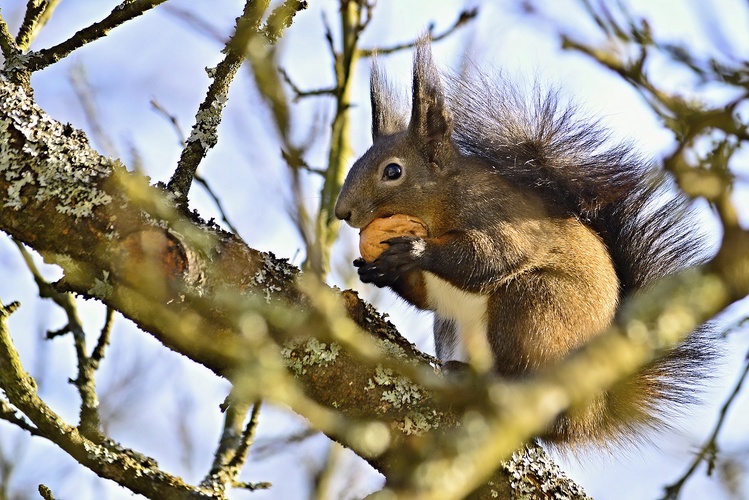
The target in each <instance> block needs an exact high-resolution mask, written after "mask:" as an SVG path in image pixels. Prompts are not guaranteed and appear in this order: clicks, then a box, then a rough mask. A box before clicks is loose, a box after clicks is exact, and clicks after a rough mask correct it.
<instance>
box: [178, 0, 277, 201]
mask: <svg viewBox="0 0 749 500" xmlns="http://www.w3.org/2000/svg"><path fill="white" fill-rule="evenodd" d="M267 7H268V0H263V1H252V0H247V3H245V7H244V11H243V13H242V16H241V17H239V18H238V19H237V25H236V28H235V30H234V34H233V35H232V36H231V38H230V39H229V41H228V42H227V43H226V47H225V48H224V52H225V54H226V55H225V56H224V59H223V60H222V61H221V62H219V63H218V65H217V66H216V68H215V69H213V70H211V75H210V76H211V77H212V79H213V81H212V82H211V85H210V86H209V87H208V92H207V93H206V96H205V99H204V100H203V102H202V103H201V105H200V107H199V108H198V112H197V114H196V115H195V124H194V125H193V127H192V132H191V133H190V137H188V139H187V146H185V148H184V149H183V150H182V155H181V156H180V159H179V162H178V164H177V168H176V170H175V171H174V174H172V178H171V179H170V180H169V184H168V185H167V188H168V189H169V191H170V192H172V193H173V194H174V196H175V199H176V200H177V202H178V203H179V204H180V205H186V204H187V195H188V193H189V192H190V186H191V184H192V181H193V178H194V176H195V172H196V171H197V169H198V165H200V162H201V161H202V159H203V157H205V155H206V153H207V152H208V150H209V149H211V148H213V147H214V146H215V145H216V143H217V142H218V135H217V130H218V125H219V123H221V113H222V111H223V109H224V106H225V105H226V101H227V99H228V94H229V86H230V85H231V82H232V81H233V80H234V76H235V75H236V74H237V71H238V70H239V67H240V66H241V65H242V62H243V61H244V58H245V54H246V51H247V49H248V47H249V43H250V41H251V40H252V39H253V38H254V37H255V36H256V35H257V34H258V29H259V28H260V22H261V20H262V16H263V14H264V13H265V11H266V9H267Z"/></svg>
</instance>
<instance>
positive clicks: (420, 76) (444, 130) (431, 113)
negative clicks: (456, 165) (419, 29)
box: [409, 35, 453, 161]
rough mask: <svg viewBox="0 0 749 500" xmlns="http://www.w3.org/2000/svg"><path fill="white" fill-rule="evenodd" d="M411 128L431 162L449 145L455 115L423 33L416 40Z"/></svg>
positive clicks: (428, 43)
mask: <svg viewBox="0 0 749 500" xmlns="http://www.w3.org/2000/svg"><path fill="white" fill-rule="evenodd" d="M409 131H410V132H411V133H412V134H413V135H414V136H415V139H416V142H417V144H420V145H421V147H422V149H423V153H424V154H425V155H426V156H427V157H428V158H429V159H430V161H434V160H436V159H437V157H439V156H440V155H441V154H443V153H444V152H445V151H446V148H448V147H449V145H450V137H451V136H452V131H453V117H452V113H450V110H449V109H448V108H447V104H446V102H445V93H444V91H443V89H442V83H441V81H440V75H439V71H438V70H437V67H436V66H435V65H434V61H433V59H432V49H431V46H430V38H429V36H428V35H425V36H422V37H421V38H419V40H418V41H417V43H416V54H415V56H414V66H413V104H412V109H411V123H410V124H409Z"/></svg>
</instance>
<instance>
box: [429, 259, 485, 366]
mask: <svg viewBox="0 0 749 500" xmlns="http://www.w3.org/2000/svg"><path fill="white" fill-rule="evenodd" d="M424 282H425V285H426V292H427V302H428V305H429V308H430V309H431V310H433V311H434V312H435V314H437V315H439V316H440V317H442V318H446V319H450V320H452V322H453V323H454V324H455V330H456V332H455V333H456V335H455V336H454V338H453V339H452V340H453V341H452V345H446V346H442V352H443V357H444V358H445V360H457V361H464V362H468V361H469V360H470V362H471V363H472V364H474V365H475V366H476V368H478V369H479V370H482V369H485V370H489V369H490V368H491V365H492V356H491V349H490V347H489V342H488V340H487V337H486V330H487V326H488V325H487V303H488V297H487V296H486V295H480V294H477V293H471V292H466V291H463V290H461V289H459V288H457V287H455V286H454V285H452V284H450V283H449V282H447V281H445V280H443V279H442V278H438V277H437V276H435V275H434V274H432V273H429V272H425V273H424Z"/></svg>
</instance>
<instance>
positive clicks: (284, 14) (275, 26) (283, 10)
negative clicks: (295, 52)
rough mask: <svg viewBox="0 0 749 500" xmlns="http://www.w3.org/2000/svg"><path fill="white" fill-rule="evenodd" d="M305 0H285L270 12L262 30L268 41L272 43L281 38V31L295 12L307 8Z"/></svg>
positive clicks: (290, 20) (290, 21)
mask: <svg viewBox="0 0 749 500" xmlns="http://www.w3.org/2000/svg"><path fill="white" fill-rule="evenodd" d="M307 6H308V5H307V0H286V1H285V2H284V3H282V4H281V5H279V6H278V7H276V8H275V9H274V10H273V12H271V13H270V15H269V16H268V19H267V20H266V21H265V26H263V28H262V32H263V34H264V35H265V37H266V38H267V39H268V43H271V44H274V43H276V42H277V41H278V39H279V38H281V35H282V34H283V31H284V30H285V29H286V28H288V27H289V26H291V23H292V21H293V20H294V16H295V15H296V13H297V12H299V11H302V10H304V9H306V8H307Z"/></svg>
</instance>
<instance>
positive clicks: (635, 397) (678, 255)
mask: <svg viewBox="0 0 749 500" xmlns="http://www.w3.org/2000/svg"><path fill="white" fill-rule="evenodd" d="M449 83H450V87H449V89H448V91H447V92H446V91H445V90H443V86H442V82H441V79H440V75H439V73H438V72H437V69H436V68H435V66H434V64H433V62H432V59H431V53H430V50H429V45H428V43H426V42H422V43H420V44H419V45H418V47H417V53H416V57H415V61H414V73H413V102H412V109H411V119H410V121H409V122H408V125H406V123H407V122H406V120H405V119H404V118H403V116H402V115H401V114H400V112H399V110H397V109H393V108H392V106H390V105H389V103H390V102H391V100H390V98H389V96H388V92H389V91H388V87H387V84H386V83H385V81H384V78H383V75H381V74H380V72H379V71H378V70H377V69H375V70H374V71H373V78H372V106H373V125H372V131H373V136H374V144H373V145H372V147H371V148H370V149H369V151H367V152H366V153H365V154H364V155H363V156H362V157H361V158H360V159H359V160H358V161H357V162H356V163H355V164H354V166H353V168H352V170H351V172H350V173H349V175H348V177H347V179H346V181H345V183H344V185H343V188H342V190H341V194H340V197H339V200H338V203H337V205H336V211H335V212H336V215H337V216H338V217H339V218H341V219H343V220H346V221H347V222H348V223H349V224H350V225H351V226H353V227H358V228H362V227H365V226H366V225H367V224H369V223H370V222H371V221H372V220H374V219H376V218H380V217H387V216H390V215H393V214H407V215H411V216H414V217H418V218H420V219H421V220H423V221H424V222H425V223H426V225H427V228H428V237H426V238H418V237H401V238H394V239H391V240H388V244H389V248H388V249H387V250H385V252H383V254H382V255H381V256H380V257H379V258H378V259H376V260H375V261H374V262H372V263H364V262H356V263H355V264H356V265H357V267H359V274H360V277H361V279H362V281H364V282H367V283H373V284H375V285H377V286H389V287H391V288H392V289H393V290H395V291H396V292H397V293H398V294H400V295H401V296H402V297H403V298H405V299H406V300H407V301H409V302H411V303H412V304H414V305H415V306H417V307H419V308H422V309H431V310H434V311H435V328H434V329H435V344H436V347H437V355H438V356H440V357H441V358H443V359H453V358H455V357H458V358H470V361H471V362H475V363H477V364H481V362H482V361H481V360H482V358H486V359H488V360H489V361H488V363H486V366H484V368H486V369H491V370H492V371H493V372H494V373H496V374H497V375H499V376H503V377H509V378H520V377H523V376H527V375H529V374H532V373H534V372H537V371H539V370H542V369H544V368H545V367H547V366H550V365H551V364H553V363H556V362H558V361H559V360H561V359H563V358H565V357H566V356H568V355H569V354H570V353H571V352H572V351H574V350H575V349H577V348H579V347H580V346H582V345H583V344H585V343H586V342H587V341H589V340H590V339H591V338H592V337H594V336H595V335H597V334H598V333H600V332H602V331H603V330H605V329H606V328H607V327H608V326H610V324H611V322H612V321H613V319H614V317H615V315H616V313H617V310H618V307H619V304H620V302H621V301H622V300H624V299H626V297H627V296H629V295H631V294H633V293H636V292H637V290H639V289H641V288H643V287H645V286H647V285H648V284H649V283H650V282H652V281H653V280H654V279H656V278H658V277H659V276H662V275H665V274H668V273H670V272H674V271H677V270H679V269H680V268H682V267H684V266H685V265H688V264H689V263H690V262H691V261H693V260H694V256H695V255H696V254H697V252H698V249H699V244H698V240H697V239H694V238H693V237H692V236H691V233H690V232H689V231H685V230H684V224H686V222H683V221H680V220H679V218H680V217H684V216H685V215H686V214H687V212H686V211H685V209H684V208H683V207H684V204H683V202H682V201H681V200H680V199H678V198H672V199H671V200H670V201H668V202H666V203H665V206H664V207H663V210H666V212H665V213H664V214H661V213H659V212H658V211H657V210H653V207H654V204H655V203H656V202H657V200H658V199H659V198H661V197H662V195H663V190H662V188H661V186H662V184H663V179H662V177H661V178H658V177H653V175H652V174H651V171H650V170H649V169H648V168H647V166H646V165H644V164H643V163H642V162H641V161H640V160H639V159H638V158H637V157H636V156H635V155H633V154H632V153H631V151H630V150H629V149H628V148H626V147H624V146H620V145H615V146H613V147H611V146H607V143H606V140H605V136H606V134H605V131H603V130H601V129H600V128H599V127H597V126H596V125H595V124H594V123H593V124H591V123H590V122H583V121H579V120H575V118H574V115H573V113H572V109H570V108H560V107H559V105H558V103H557V100H556V96H555V95H554V94H550V95H548V96H546V97H543V96H541V95H540V94H539V95H537V96H536V100H535V101H534V102H533V103H532V104H531V105H530V106H528V105H525V104H524V103H523V101H522V99H521V98H520V97H519V94H518V93H517V92H516V91H515V90H514V89H512V88H511V87H509V86H508V85H507V84H502V83H500V84H499V85H492V82H490V81H488V80H487V79H486V78H485V77H483V76H480V77H479V78H478V79H476V80H474V81H471V80H466V79H453V80H449ZM492 88H499V89H500V90H491V89H492ZM654 179H655V181H654ZM479 337H480V338H479ZM482 349H483V351H482ZM487 349H488V350H490V351H491V356H489V357H488V358H487V357H486V356H483V355H484V354H485V352H484V351H485V350H487ZM709 352H710V349H709V348H707V347H706V346H705V342H704V339H703V338H702V337H701V336H700V335H699V334H696V335H693V336H692V337H691V338H690V340H689V341H687V342H686V343H685V344H684V345H682V346H680V347H679V348H677V349H675V350H674V351H673V353H671V354H670V355H669V356H667V357H666V358H665V359H664V360H661V361H659V362H657V363H655V364H654V365H652V366H650V367H647V368H646V369H644V370H643V371H642V372H641V373H640V374H638V375H637V376H635V377H633V378H631V379H629V380H627V381H624V382H622V383H621V384H619V386H618V387H617V388H615V389H614V390H611V391H609V392H607V393H606V394H602V395H600V396H599V397H598V398H596V399H594V400H593V401H592V402H591V403H590V404H589V405H588V406H586V407H585V408H576V409H572V410H570V412H568V413H567V414H566V415H564V416H562V417H560V419H559V421H558V422H557V423H556V425H554V426H553V427H552V428H551V429H549V431H548V433H547V434H546V435H545V438H546V439H547V440H548V441H550V442H556V443H586V442H598V443H602V442H604V441H621V440H626V439H628V438H631V437H632V436H633V435H634V432H635V429H636V428H638V426H640V425H642V424H645V425H658V424H657V422H658V421H657V418H658V415H659V414H661V413H662V412H661V411H660V410H659V409H658V408H659V402H661V401H667V402H668V401H670V402H677V403H679V402H685V401H686V400H687V399H688V397H685V395H686V394H687V393H688V391H687V387H688V386H689V385H690V384H691V383H692V382H693V381H694V379H695V378H696V377H693V378H689V377H690V376H693V375H696V374H697V373H699V371H700V369H702V365H703V362H704V361H705V360H707V359H708V358H709ZM463 360H464V361H467V360H468V359H463Z"/></svg>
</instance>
